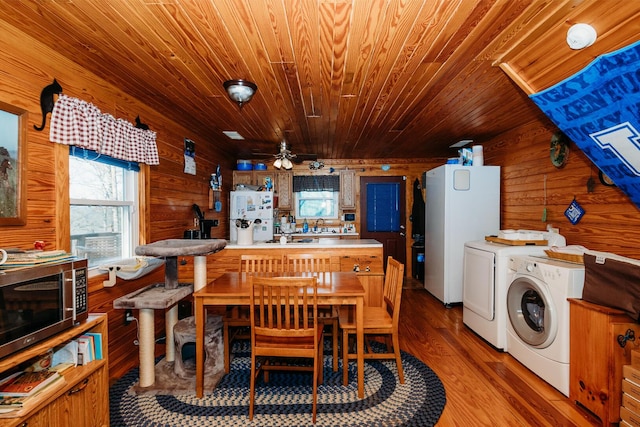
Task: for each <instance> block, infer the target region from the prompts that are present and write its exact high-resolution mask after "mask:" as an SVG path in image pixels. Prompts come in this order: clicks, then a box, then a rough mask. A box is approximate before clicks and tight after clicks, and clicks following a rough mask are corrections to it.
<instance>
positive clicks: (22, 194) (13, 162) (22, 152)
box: [0, 102, 27, 225]
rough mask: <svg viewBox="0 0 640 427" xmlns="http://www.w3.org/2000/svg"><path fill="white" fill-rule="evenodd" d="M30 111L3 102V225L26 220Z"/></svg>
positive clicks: (0, 212)
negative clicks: (27, 126)
mask: <svg viewBox="0 0 640 427" xmlns="http://www.w3.org/2000/svg"><path fill="white" fill-rule="evenodd" d="M26 123H27V112H26V110H22V109H20V108H16V107H14V106H12V105H9V104H5V103H2V102H0V225H23V224H25V222H26V200H27V195H26V181H27V180H26V176H25V175H26V170H27V166H26V160H27V155H26V142H25V141H26V135H27V128H26Z"/></svg>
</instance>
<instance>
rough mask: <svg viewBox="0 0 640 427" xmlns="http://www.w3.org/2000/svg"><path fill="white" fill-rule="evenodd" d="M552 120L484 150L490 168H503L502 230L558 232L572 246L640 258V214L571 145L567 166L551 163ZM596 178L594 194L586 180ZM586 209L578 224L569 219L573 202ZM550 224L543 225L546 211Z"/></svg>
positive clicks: (507, 136) (525, 128) (532, 125)
mask: <svg viewBox="0 0 640 427" xmlns="http://www.w3.org/2000/svg"><path fill="white" fill-rule="evenodd" d="M556 131H557V128H556V127H555V126H554V125H553V124H552V123H551V122H549V121H546V120H544V119H542V120H541V121H537V122H532V123H529V124H528V125H526V126H523V127H521V128H518V129H514V130H513V131H511V132H508V133H506V134H503V135H501V136H500V137H499V138H496V139H494V140H493V141H491V143H489V144H486V145H485V149H484V150H485V163H486V164H495V165H500V166H502V208H501V211H502V218H501V222H500V223H501V228H503V229H508V228H514V229H518V228H527V229H536V230H537V229H545V228H546V226H547V225H548V224H551V225H553V227H556V228H559V229H560V233H561V234H563V235H564V236H565V237H566V239H567V244H568V245H582V246H585V247H587V248H588V249H592V250H597V251H607V252H613V253H616V254H619V255H623V256H627V257H631V258H636V259H640V239H639V233H638V232H637V231H636V230H637V229H638V228H639V227H640V211H639V210H638V208H637V207H636V206H635V205H634V204H633V203H631V201H630V200H629V198H628V197H627V196H626V195H625V194H624V193H623V192H622V191H620V189H618V188H617V187H607V186H604V185H602V184H601V183H600V181H599V179H598V168H597V167H596V166H595V165H594V164H593V163H591V161H590V160H589V159H588V158H587V157H586V156H585V155H584V154H583V153H582V151H580V149H578V147H577V146H576V145H575V144H573V143H571V145H570V151H569V158H568V162H567V163H566V164H565V166H564V167H562V168H560V169H558V168H556V167H555V166H553V165H552V163H551V160H550V151H549V150H550V143H551V135H553V133H554V132H556ZM589 179H593V180H594V182H595V186H594V189H593V192H589V191H588V189H587V181H588V180H589ZM574 197H575V199H576V200H577V201H578V203H580V205H581V206H582V207H583V208H584V210H585V212H586V213H585V215H584V217H583V218H582V219H581V220H580V222H578V223H577V224H576V225H572V224H571V222H569V220H568V219H567V218H566V217H565V216H564V211H565V209H566V208H567V207H568V206H569V204H570V203H571V201H572V200H573V198H574ZM545 206H546V209H547V221H546V222H543V221H542V213H543V209H544V208H545Z"/></svg>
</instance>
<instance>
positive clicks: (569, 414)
mask: <svg viewBox="0 0 640 427" xmlns="http://www.w3.org/2000/svg"><path fill="white" fill-rule="evenodd" d="M400 313H401V314H400V347H401V349H402V350H403V351H406V352H408V353H411V354H412V355H414V356H416V357H417V358H419V359H420V360H422V361H423V362H425V363H426V364H427V365H428V366H429V367H430V368H431V369H432V370H433V371H434V372H435V373H436V374H438V376H439V377H440V380H441V381H442V383H443V384H444V387H445V390H446V393H447V404H446V406H445V409H444V412H443V414H442V416H441V418H440V420H439V422H438V424H437V425H438V426H446V427H448V426H461V427H468V426H599V425H601V424H600V422H599V421H598V419H597V418H596V417H594V416H592V415H590V414H589V413H588V412H587V411H586V410H585V409H583V408H580V407H579V406H577V405H575V404H574V403H573V402H571V401H570V400H569V399H568V398H567V397H565V396H564V395H563V394H562V393H560V392H559V391H557V390H556V389H554V388H553V387H552V386H550V385H548V384H547V383H546V382H544V381H543V380H542V379H540V378H539V377H537V376H536V375H535V374H534V373H532V372H531V371H529V370H528V369H527V368H526V367H524V365H522V364H520V362H518V361H517V360H516V359H514V358H513V357H512V356H510V355H509V354H507V353H503V352H499V351H497V350H495V349H494V348H493V347H491V346H490V345H489V344H488V343H486V342H485V341H484V340H482V339H481V338H480V337H479V336H478V335H476V334H475V333H474V332H473V331H472V330H471V329H469V328H468V327H467V326H465V325H464V324H463V322H462V306H454V307H453V308H449V309H447V308H445V307H444V305H443V304H442V303H441V302H440V301H438V300H437V299H436V298H435V297H433V296H432V295H431V294H429V293H428V292H427V291H426V290H424V289H422V288H420V284H419V283H418V282H417V281H415V280H413V279H408V280H405V289H404V290H403V295H402V302H401V310H400Z"/></svg>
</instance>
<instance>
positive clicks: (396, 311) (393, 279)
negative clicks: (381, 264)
mask: <svg viewBox="0 0 640 427" xmlns="http://www.w3.org/2000/svg"><path fill="white" fill-rule="evenodd" d="M403 280H404V264H402V263H400V262H399V261H397V260H395V259H393V258H392V257H388V258H387V272H386V273H385V277H384V289H383V300H384V301H383V303H384V306H385V308H386V309H387V311H388V312H389V314H390V315H391V317H392V319H393V324H394V326H397V325H398V320H399V318H400V299H401V298H402V281H403Z"/></svg>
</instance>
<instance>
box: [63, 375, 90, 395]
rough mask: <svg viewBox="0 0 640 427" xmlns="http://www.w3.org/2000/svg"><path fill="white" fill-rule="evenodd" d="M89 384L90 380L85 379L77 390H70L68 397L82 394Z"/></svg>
mask: <svg viewBox="0 0 640 427" xmlns="http://www.w3.org/2000/svg"><path fill="white" fill-rule="evenodd" d="M88 384H89V378H85V379H84V380H83V381H82V382H81V383H80V384H79V385H78V386H77V387H76V388H73V389H71V390H69V392H68V393H67V395H68V396H71V395H72V394H76V393H80V392H81V391H82V390H84V389H85V387H86V386H87V385H88Z"/></svg>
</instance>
